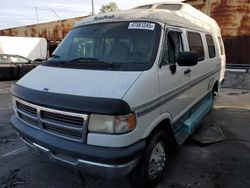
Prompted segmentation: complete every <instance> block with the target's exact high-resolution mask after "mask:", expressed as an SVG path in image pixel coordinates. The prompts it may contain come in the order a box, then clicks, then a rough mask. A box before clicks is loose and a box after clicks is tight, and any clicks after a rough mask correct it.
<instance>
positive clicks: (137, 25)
mask: <svg viewBox="0 0 250 188" xmlns="http://www.w3.org/2000/svg"><path fill="white" fill-rule="evenodd" d="M128 29H146V30H152V31H153V30H154V29H155V24H154V23H149V22H130V23H129V25H128Z"/></svg>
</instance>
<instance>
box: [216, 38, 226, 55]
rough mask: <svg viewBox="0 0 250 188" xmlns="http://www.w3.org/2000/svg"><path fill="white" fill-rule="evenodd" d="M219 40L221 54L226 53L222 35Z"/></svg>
mask: <svg viewBox="0 0 250 188" xmlns="http://www.w3.org/2000/svg"><path fill="white" fill-rule="evenodd" d="M218 40H219V44H220V54H221V55H224V54H225V53H224V46H223V41H222V39H221V37H218Z"/></svg>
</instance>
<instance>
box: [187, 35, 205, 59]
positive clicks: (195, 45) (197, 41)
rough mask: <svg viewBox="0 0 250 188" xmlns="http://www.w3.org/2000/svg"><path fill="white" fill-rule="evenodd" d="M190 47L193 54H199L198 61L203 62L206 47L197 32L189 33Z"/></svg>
mask: <svg viewBox="0 0 250 188" xmlns="http://www.w3.org/2000/svg"><path fill="white" fill-rule="evenodd" d="M187 38H188V45H189V50H190V51H192V52H197V53H198V61H202V60H203V59H204V47H203V44H202V40H201V35H200V34H199V33H195V32H188V33H187Z"/></svg>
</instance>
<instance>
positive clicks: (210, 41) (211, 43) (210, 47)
mask: <svg viewBox="0 0 250 188" xmlns="http://www.w3.org/2000/svg"><path fill="white" fill-rule="evenodd" d="M206 41H207V48H208V53H209V57H210V58H213V57H215V47H214V41H213V38H212V36H211V35H206Z"/></svg>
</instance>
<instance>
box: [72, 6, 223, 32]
mask: <svg viewBox="0 0 250 188" xmlns="http://www.w3.org/2000/svg"><path fill="white" fill-rule="evenodd" d="M135 20H140V21H152V22H157V23H160V24H167V25H171V26H177V27H185V28H189V29H195V30H200V31H204V32H209V33H214V34H217V35H220V34H221V31H220V27H219V26H218V24H217V23H216V21H215V20H214V19H212V18H211V17H209V16H207V15H206V14H204V13H202V12H201V11H199V10H197V9H196V8H194V7H192V6H191V5H189V4H186V3H176V2H165V3H164V2H162V3H153V4H147V5H142V6H139V7H135V8H133V9H130V10H124V11H117V12H110V13H103V14H98V15H93V16H89V17H86V18H84V19H82V20H80V21H79V22H77V23H76V24H75V26H74V27H78V26H82V25H89V24H96V23H105V22H117V21H135Z"/></svg>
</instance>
